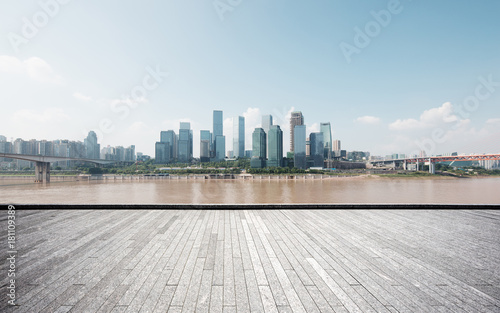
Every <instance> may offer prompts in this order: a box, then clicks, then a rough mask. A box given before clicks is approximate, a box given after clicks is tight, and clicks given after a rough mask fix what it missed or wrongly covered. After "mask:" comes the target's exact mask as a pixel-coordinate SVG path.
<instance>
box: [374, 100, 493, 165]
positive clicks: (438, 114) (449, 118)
mask: <svg viewBox="0 0 500 313" xmlns="http://www.w3.org/2000/svg"><path fill="white" fill-rule="evenodd" d="M499 123H500V118H490V119H488V120H487V121H486V122H485V123H484V124H483V125H482V126H481V127H474V126H473V125H472V122H471V120H470V119H461V118H459V117H458V116H457V115H455V114H454V113H453V106H452V104H451V103H449V102H446V103H444V104H443V105H441V106H440V107H436V108H431V109H429V110H425V111H424V112H423V113H422V114H421V115H420V118H419V119H415V118H409V119H404V120H401V119H398V120H396V121H394V122H393V123H391V124H390V125H389V128H388V129H389V131H392V132H391V133H390V134H389V135H390V139H389V140H387V144H386V145H385V146H383V147H381V148H383V150H385V151H391V153H407V154H418V153H419V151H420V150H425V151H426V153H427V154H428V155H431V154H441V153H450V152H458V153H471V152H473V151H476V152H478V153H479V152H481V153H488V152H495V151H497V150H498V149H499V148H500V146H499V145H498V140H496V139H495V138H497V137H498V133H499V127H498V125H499Z"/></svg>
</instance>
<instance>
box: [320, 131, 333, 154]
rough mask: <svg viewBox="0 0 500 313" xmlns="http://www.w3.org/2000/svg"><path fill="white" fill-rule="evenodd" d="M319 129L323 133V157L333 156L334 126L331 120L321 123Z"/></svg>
mask: <svg viewBox="0 0 500 313" xmlns="http://www.w3.org/2000/svg"><path fill="white" fill-rule="evenodd" d="M319 131H320V132H321V133H323V144H324V153H323V157H324V158H325V159H331V158H332V150H333V149H332V126H331V125H330V122H328V123H321V124H320V125H319Z"/></svg>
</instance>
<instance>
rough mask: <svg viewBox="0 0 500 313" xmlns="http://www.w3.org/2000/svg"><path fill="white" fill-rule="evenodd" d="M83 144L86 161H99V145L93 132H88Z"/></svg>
mask: <svg viewBox="0 0 500 313" xmlns="http://www.w3.org/2000/svg"><path fill="white" fill-rule="evenodd" d="M83 143H84V145H85V149H86V151H87V153H86V157H87V158H88V159H99V158H100V157H101V145H100V144H98V143H97V135H96V134H95V132H94V131H89V134H88V135H87V138H85V139H84V140H83Z"/></svg>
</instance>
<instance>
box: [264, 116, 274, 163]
mask: <svg viewBox="0 0 500 313" xmlns="http://www.w3.org/2000/svg"><path fill="white" fill-rule="evenodd" d="M272 125H273V116H272V115H264V116H262V129H264V131H265V132H266V136H267V137H268V138H269V130H270V129H271V126H272ZM266 157H267V158H269V149H267V155H266Z"/></svg>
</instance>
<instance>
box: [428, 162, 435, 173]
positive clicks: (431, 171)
mask: <svg viewBox="0 0 500 313" xmlns="http://www.w3.org/2000/svg"><path fill="white" fill-rule="evenodd" d="M435 165H436V164H434V162H432V161H431V160H430V159H429V173H431V174H436V167H435Z"/></svg>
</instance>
